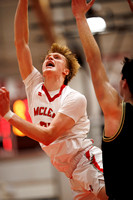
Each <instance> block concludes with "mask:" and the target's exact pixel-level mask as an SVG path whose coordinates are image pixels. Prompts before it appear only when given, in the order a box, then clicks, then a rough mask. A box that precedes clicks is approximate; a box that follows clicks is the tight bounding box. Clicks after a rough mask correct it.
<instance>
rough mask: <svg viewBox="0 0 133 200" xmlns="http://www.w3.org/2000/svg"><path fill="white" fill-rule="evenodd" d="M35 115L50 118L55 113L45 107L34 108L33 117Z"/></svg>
mask: <svg viewBox="0 0 133 200" xmlns="http://www.w3.org/2000/svg"><path fill="white" fill-rule="evenodd" d="M37 115H45V116H48V117H51V118H54V117H55V113H54V112H53V110H52V108H49V109H48V108H47V107H37V108H34V116H37Z"/></svg>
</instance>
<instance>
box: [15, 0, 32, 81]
mask: <svg viewBox="0 0 133 200" xmlns="http://www.w3.org/2000/svg"><path fill="white" fill-rule="evenodd" d="M14 25H15V46H16V51H17V58H18V63H19V69H20V73H21V76H22V79H23V80H24V79H26V77H27V76H28V75H29V74H30V73H31V72H32V70H33V66H32V57H31V52H30V49H29V46H28V40H29V29H28V0H19V3H18V7H17V10H16V15H15V22H14Z"/></svg>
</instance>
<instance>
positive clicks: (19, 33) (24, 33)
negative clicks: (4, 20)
mask: <svg viewBox="0 0 133 200" xmlns="http://www.w3.org/2000/svg"><path fill="white" fill-rule="evenodd" d="M28 38H29V30H28V0H19V3H18V7H17V11H16V15H15V44H16V45H17V44H19V43H22V42H24V43H26V44H28Z"/></svg>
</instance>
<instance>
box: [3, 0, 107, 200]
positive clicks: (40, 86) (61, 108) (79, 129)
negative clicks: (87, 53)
mask: <svg viewBox="0 0 133 200" xmlns="http://www.w3.org/2000/svg"><path fill="white" fill-rule="evenodd" d="M27 10H28V0H20V1H19V3H18V7H17V11H16V16H15V45H16V50H17V58H18V62H19V68H20V73H21V76H22V79H23V80H24V84H25V88H26V93H27V98H28V104H29V112H30V115H31V118H32V122H33V124H32V123H29V122H27V121H25V120H23V119H21V118H20V117H18V116H17V115H16V114H14V113H13V112H12V111H11V110H10V105H9V92H8V91H7V90H6V89H5V88H1V89H0V115H1V116H3V117H5V119H7V120H8V121H9V122H10V123H11V124H12V125H13V126H15V127H16V128H18V129H19V130H20V131H22V132H23V133H24V134H25V135H26V136H28V137H30V138H32V139H34V140H36V141H38V142H40V144H41V147H42V149H43V150H44V151H45V152H46V153H47V155H48V156H49V157H50V159H51V162H52V164H53V165H54V166H55V167H56V169H57V170H59V171H60V172H64V173H65V175H66V176H67V177H68V178H69V179H70V183H71V188H72V190H73V192H74V199H76V200H77V199H82V200H83V199H85V200H87V199H90V200H91V199H93V198H95V197H96V196H97V197H99V198H100V199H101V200H105V199H107V197H106V194H105V189H104V179H103V174H102V171H103V169H102V153H101V150H100V149H99V148H97V147H95V146H93V145H92V143H93V142H92V140H90V139H87V133H88V131H89V127H90V121H89V119H88V117H87V113H86V98H85V97H84V96H83V95H82V94H80V93H79V92H77V91H75V90H73V89H71V88H70V87H69V86H68V82H69V81H70V80H71V79H72V77H73V76H74V75H75V74H76V72H77V70H78V68H79V63H78V61H77V60H76V58H75V56H74V55H73V54H72V52H71V51H70V50H69V49H68V48H67V47H64V46H63V47H62V46H59V45H58V44H53V45H52V47H51V49H50V51H49V53H48V55H47V56H46V58H45V60H44V63H43V66H42V73H43V76H42V75H41V74H40V73H39V72H38V70H37V69H36V68H34V67H33V64H32V57H31V52H30V49H29V46H28V37H29V36H28V12H27ZM43 77H44V80H43ZM66 198H67V197H66Z"/></svg>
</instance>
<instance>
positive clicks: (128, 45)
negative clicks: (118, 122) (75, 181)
mask: <svg viewBox="0 0 133 200" xmlns="http://www.w3.org/2000/svg"><path fill="white" fill-rule="evenodd" d="M17 3H18V0H0V87H1V86H5V87H7V88H8V90H9V91H10V98H11V108H12V110H13V111H14V112H15V113H16V114H18V115H19V116H21V117H22V118H23V119H26V120H28V121H30V116H29V114H28V105H27V99H26V94H25V89H24V85H23V82H22V79H21V77H20V74H19V70H18V63H17V57H16V50H15V45H14V16H15V11H16V7H17ZM86 17H87V19H88V23H91V25H92V26H91V29H92V32H93V35H94V37H95V39H96V41H97V43H98V45H99V47H100V50H101V54H102V59H103V62H104V65H105V68H106V71H107V73H108V76H109V79H110V82H111V83H112V85H113V86H114V87H115V88H116V89H117V90H118V91H119V80H120V72H121V68H122V61H123V58H124V56H128V57H133V13H132V12H131V10H130V7H129V5H128V2H127V1H126V0H96V1H95V4H94V6H93V7H92V9H91V10H90V11H89V12H88V13H87V15H86ZM95 23H96V25H95ZM98 25H100V26H98ZM29 30H30V42H29V45H30V49H31V52H32V58H33V64H34V66H35V67H36V68H37V69H38V70H39V71H40V72H41V65H42V61H43V58H44V57H45V55H46V53H47V51H48V49H49V47H50V46H51V44H52V43H53V42H59V43H61V44H66V45H68V46H69V48H70V49H71V50H72V51H73V52H74V53H75V54H76V55H77V58H78V60H79V62H80V64H81V68H80V70H79V72H78V74H77V76H76V77H75V78H73V80H72V81H71V83H70V86H71V87H72V88H74V89H76V90H78V91H79V92H81V93H82V94H84V95H85V96H86V98H87V102H88V106H87V112H88V116H89V118H90V121H91V129H90V132H89V133H88V137H89V138H93V139H94V141H95V143H94V144H95V145H96V146H98V147H100V148H101V140H102V132H103V125H104V118H103V115H102V112H101V109H100V108H99V105H98V102H97V100H96V97H95V93H94V90H93V86H92V82H91V77H90V72H89V69H88V65H87V63H86V59H85V57H84V52H83V49H82V46H81V43H80V39H79V35H78V31H77V27H76V22H75V19H74V17H73V14H72V11H71V0H29ZM4 199H9V200H29V199H33V200H46V199H47V200H48V199H49V200H68V199H69V200H71V199H72V194H71V190H70V186H69V181H68V180H67V179H66V178H65V176H64V175H63V174H61V173H58V172H57V171H56V169H54V167H53V166H52V165H51V163H50V159H49V158H48V157H47V156H46V155H45V153H44V152H43V151H42V150H41V148H40V146H39V144H38V143H37V142H35V141H33V140H31V139H29V138H27V137H25V136H24V135H23V133H21V132H19V131H18V130H17V129H15V128H14V127H11V126H10V125H9V124H8V122H7V121H6V120H4V119H3V118H0V200H4Z"/></svg>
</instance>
